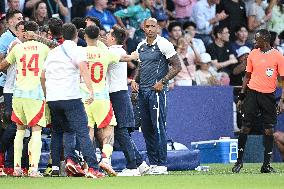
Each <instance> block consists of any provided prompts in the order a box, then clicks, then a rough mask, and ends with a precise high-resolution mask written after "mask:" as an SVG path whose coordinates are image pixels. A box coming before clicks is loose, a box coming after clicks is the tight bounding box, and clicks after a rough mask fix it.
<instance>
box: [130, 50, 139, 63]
mask: <svg viewBox="0 0 284 189" xmlns="http://www.w3.org/2000/svg"><path fill="white" fill-rule="evenodd" d="M130 56H131V59H132V60H135V61H137V60H138V59H139V53H138V52H136V51H133V52H132V53H131V54H130Z"/></svg>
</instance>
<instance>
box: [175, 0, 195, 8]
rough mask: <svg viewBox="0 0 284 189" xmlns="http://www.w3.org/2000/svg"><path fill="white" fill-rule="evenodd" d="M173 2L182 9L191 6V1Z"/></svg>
mask: <svg viewBox="0 0 284 189" xmlns="http://www.w3.org/2000/svg"><path fill="white" fill-rule="evenodd" d="M173 2H174V3H175V4H177V5H179V6H181V7H186V6H188V5H190V4H191V1H189V0H173Z"/></svg>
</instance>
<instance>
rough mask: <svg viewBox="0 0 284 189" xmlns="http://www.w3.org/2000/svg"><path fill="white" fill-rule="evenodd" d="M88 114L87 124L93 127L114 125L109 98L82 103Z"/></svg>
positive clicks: (114, 120)
mask: <svg viewBox="0 0 284 189" xmlns="http://www.w3.org/2000/svg"><path fill="white" fill-rule="evenodd" d="M84 106H85V110H86V113H87V116H88V126H89V127H91V128H94V125H95V124H96V125H97V127H98V128H104V127H106V126H108V125H113V126H114V125H116V124H117V123H116V119H115V116H114V113H113V109H112V105H111V102H110V100H94V101H93V102H92V104H90V105H87V104H84Z"/></svg>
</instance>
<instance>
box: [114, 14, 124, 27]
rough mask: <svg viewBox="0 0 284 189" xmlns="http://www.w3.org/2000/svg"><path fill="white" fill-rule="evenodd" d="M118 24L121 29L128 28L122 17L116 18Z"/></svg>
mask: <svg viewBox="0 0 284 189" xmlns="http://www.w3.org/2000/svg"><path fill="white" fill-rule="evenodd" d="M115 18H116V21H117V24H118V25H120V27H122V28H123V29H126V26H125V25H124V24H123V22H122V20H121V18H120V17H118V16H115Z"/></svg>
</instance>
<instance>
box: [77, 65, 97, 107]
mask: <svg viewBox="0 0 284 189" xmlns="http://www.w3.org/2000/svg"><path fill="white" fill-rule="evenodd" d="M79 69H80V75H81V76H82V77H83V79H84V81H85V84H86V86H87V88H88V90H89V99H88V100H87V103H88V104H91V103H92V102H93V100H94V92H93V86H92V81H91V76H90V72H89V70H88V67H87V63H86V62H80V64H79Z"/></svg>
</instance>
